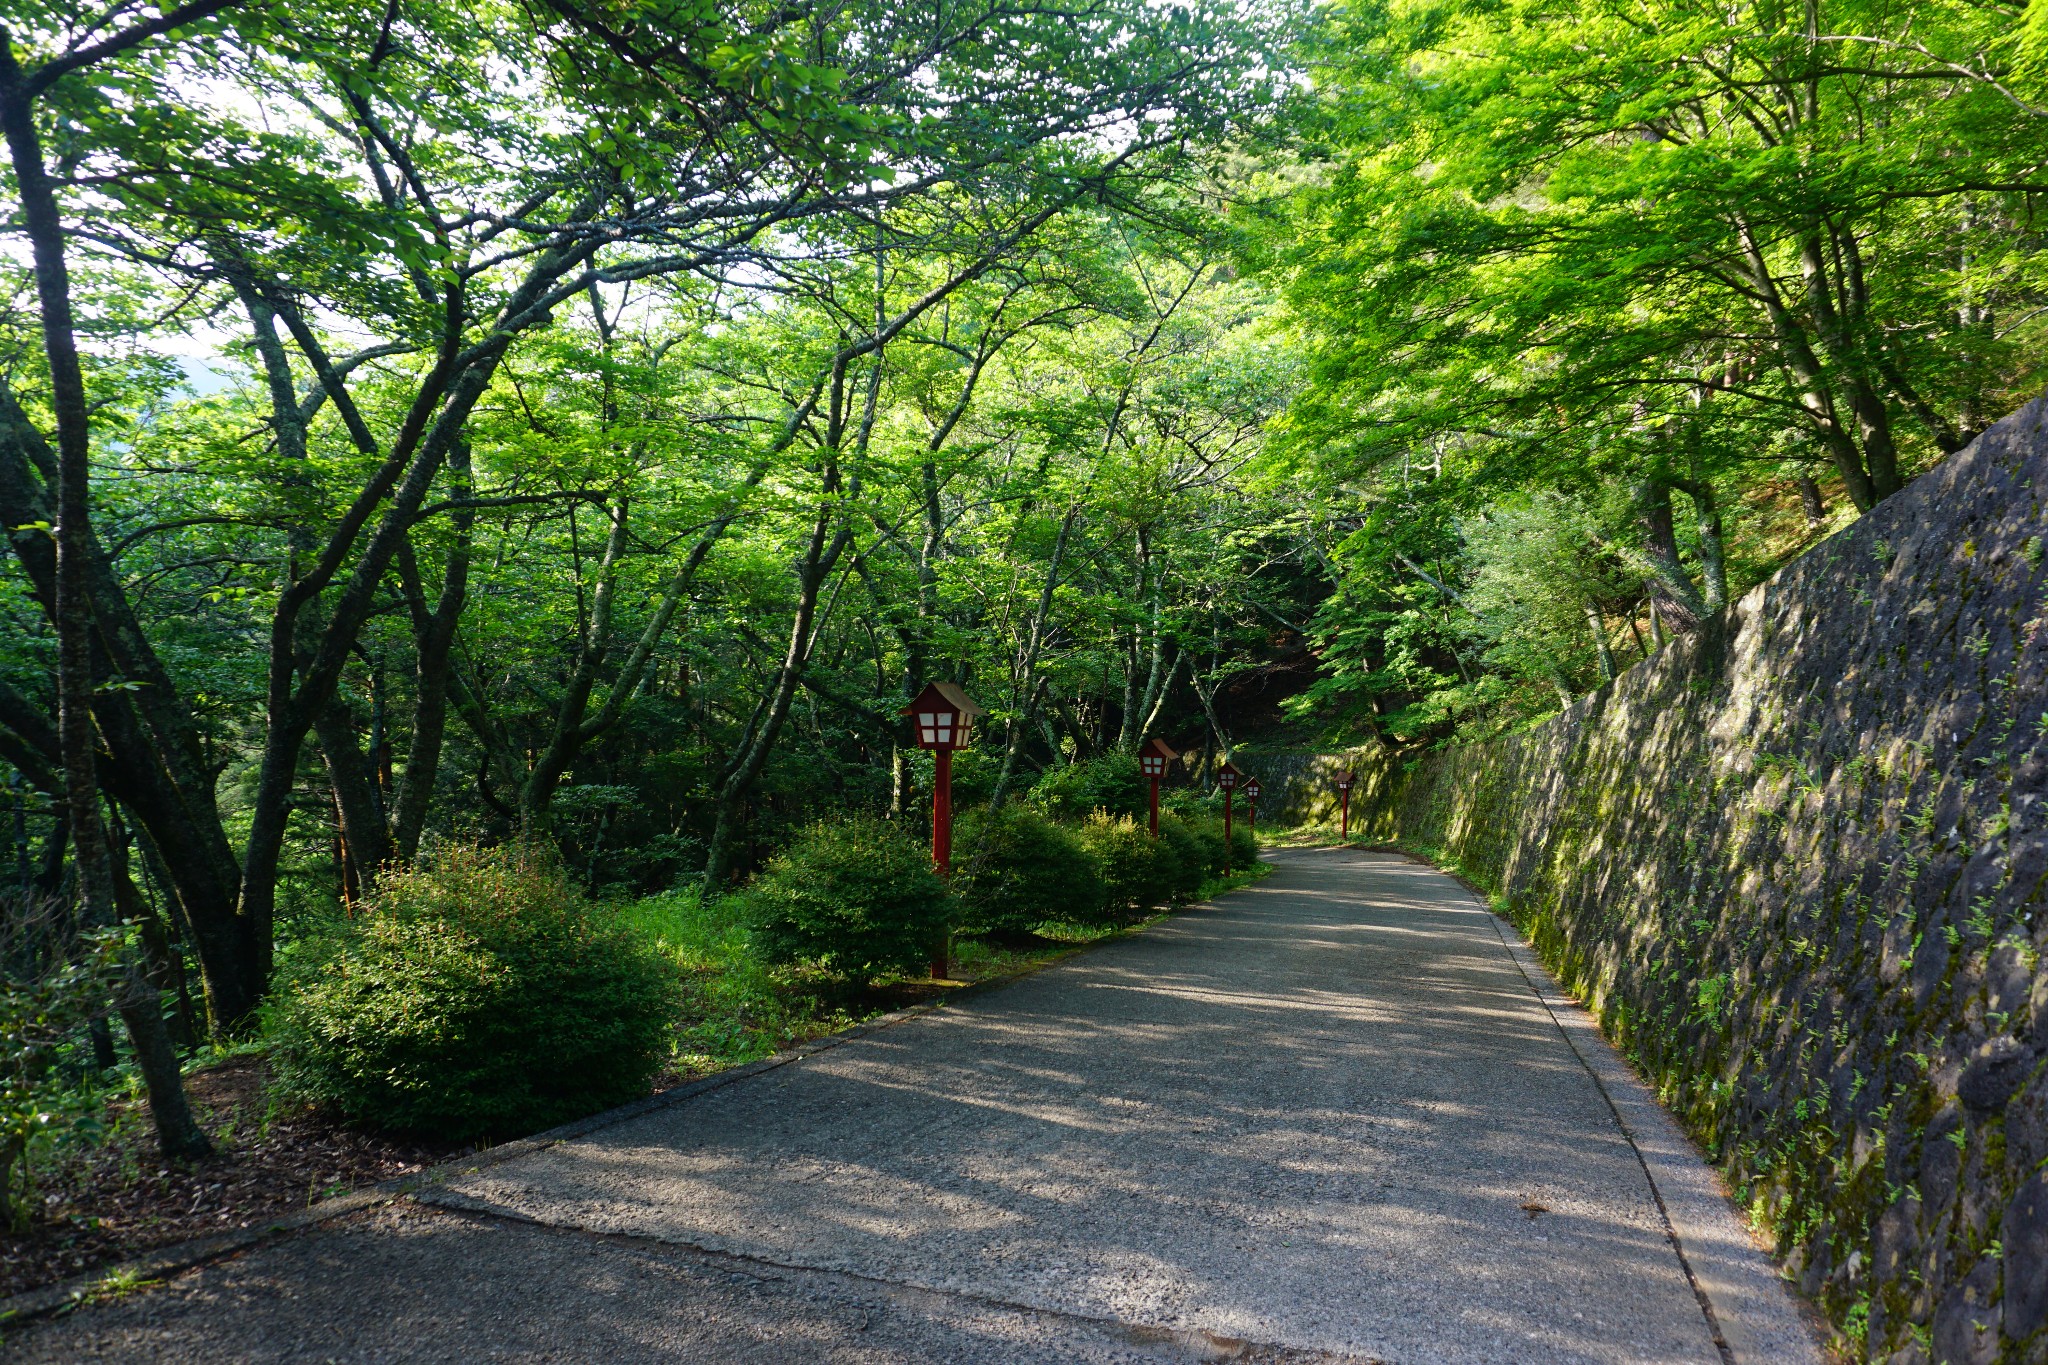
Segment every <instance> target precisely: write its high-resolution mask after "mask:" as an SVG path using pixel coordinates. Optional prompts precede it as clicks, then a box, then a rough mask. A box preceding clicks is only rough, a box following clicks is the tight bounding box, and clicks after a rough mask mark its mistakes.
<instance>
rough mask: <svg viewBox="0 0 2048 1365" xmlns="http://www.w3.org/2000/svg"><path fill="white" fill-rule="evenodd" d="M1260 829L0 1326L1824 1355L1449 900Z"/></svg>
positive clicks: (929, 1346)
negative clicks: (1223, 866) (977, 959)
mask: <svg viewBox="0 0 2048 1365" xmlns="http://www.w3.org/2000/svg"><path fill="white" fill-rule="evenodd" d="M1274 861H1275V862H1276V863H1278V864H1279V866H1278V868H1277V870H1276V872H1275V874H1274V875H1273V876H1271V877H1269V878H1267V879H1266V880H1265V881H1264V882H1261V883H1258V884H1256V885H1254V886H1253V887H1250V888H1248V889H1246V890H1243V891H1239V892H1236V893H1233V894H1231V895H1229V896H1226V897H1224V898H1223V899H1221V900H1220V901H1218V902H1217V903H1216V904H1215V905H1214V906H1211V907H1207V908H1204V909H1202V910H1200V911H1197V912H1195V913H1192V914H1188V915H1184V916H1179V917H1176V918H1173V919H1170V920H1167V921H1165V922H1163V923H1161V924H1159V925H1157V926H1155V927H1153V928H1152V929H1150V930H1148V931H1147V932H1145V933H1142V934H1140V935H1137V936H1135V937H1133V938H1131V939H1127V940H1124V941H1121V942H1117V943H1112V944H1109V945H1106V946H1104V947H1102V948H1100V949H1097V950H1095V951H1092V952H1088V953H1084V954H1081V955H1079V956H1076V957H1073V958H1070V959H1067V960H1066V961H1064V962H1062V963H1059V964H1058V965H1056V966H1054V967H1051V968H1048V969H1046V970H1043V971H1041V972H1038V973H1036V974H1033V975H1031V976H1028V977H1026V978H1024V979H1022V980H1021V981H1018V982H1016V983H1015V984H1013V985H1010V986H1007V987H1004V988H1003V989H1000V990H996V991H991V992H989V993H986V994H984V995H982V996H980V997H978V998H977V999H975V1000H973V1001H971V1002H964V1003H962V1004H961V1005H960V1006H958V1007H956V1008H947V1009H941V1010H937V1011H932V1012H927V1013H922V1014H918V1015H916V1016H914V1017H911V1018H907V1019H904V1020H902V1021H900V1022H898V1023H895V1024H894V1025H892V1026H890V1027H887V1028H882V1029H875V1030H872V1031H870V1032H868V1033H866V1034H865V1035H863V1036H861V1037H858V1038H855V1039H851V1040H849V1041H847V1042H845V1043H843V1044H841V1045H839V1046H834V1047H830V1048H826V1049H821V1050H819V1051H817V1052H815V1053H813V1054H812V1055H808V1056H805V1057H803V1058H801V1059H800V1060H798V1061H795V1062H792V1063H789V1064H786V1065H781V1066H777V1067H774V1068H771V1069H764V1070H761V1071H758V1072H756V1073H753V1074H750V1075H748V1076H746V1077H744V1078H743V1079H741V1080H739V1081H736V1082H730V1083H725V1084H721V1085H718V1086H716V1087H715V1088H707V1089H706V1090H704V1091H702V1092H701V1093H698V1094H695V1095H693V1096H691V1097H690V1098H688V1099H687V1100H685V1101H682V1102H671V1103H667V1104H662V1105H659V1106H655V1107H644V1108H640V1109H637V1110H629V1111H624V1112H622V1113H620V1114H618V1115H615V1116H612V1117H611V1118H610V1120H609V1121H606V1122H602V1123H591V1124H586V1125H579V1127H580V1129H581V1132H580V1134H579V1135H576V1136H568V1137H566V1138H565V1139H564V1140H559V1141H555V1142H552V1143H548V1144H545V1145H539V1146H536V1147H535V1148H534V1149H533V1150H529V1151H524V1152H522V1153H520V1154H517V1155H513V1156H511V1157H510V1159H507V1160H502V1161H498V1162H496V1163H494V1164H492V1165H489V1166H487V1167H484V1168H482V1169H478V1170H475V1171H472V1172H461V1173H457V1174H454V1175H452V1176H451V1177H449V1178H448V1179H447V1180H446V1181H445V1182H444V1183H442V1184H440V1185H438V1186H437V1187H434V1188H431V1189H428V1190H423V1191H421V1192H419V1193H417V1194H416V1195H415V1196H414V1199H413V1201H408V1202H403V1203H400V1204H398V1205H394V1206H391V1207H389V1208H386V1209H383V1210H370V1211H365V1212H358V1213H355V1214H352V1215H349V1216H348V1217H347V1218H346V1219H343V1220H340V1221H337V1222H332V1223H328V1224H326V1225H324V1226H321V1227H317V1228H314V1229H312V1230H309V1231H304V1232H301V1233H298V1234H296V1235H294V1236H292V1237H290V1238H287V1239H285V1240H283V1241H280V1242H278V1243H275V1244H272V1245H269V1246H265V1247H261V1248H258V1249H256V1250H253V1251H250V1252H247V1253H246V1254H244V1255H243V1256H241V1257H240V1258H239V1259H237V1260H235V1261H232V1262H229V1263H225V1264H221V1265H215V1266H210V1267H206V1268H202V1269H199V1270H195V1271H191V1272H188V1273H187V1274H185V1275H183V1276H181V1277H180V1278H178V1279H177V1280H175V1281H173V1282H172V1283H171V1284H169V1285H168V1286H166V1287H165V1288H163V1289H160V1290H156V1291H153V1292H150V1293H145V1294H141V1295H136V1296H132V1297H129V1298H126V1299H122V1300H118V1301H115V1302H110V1303H107V1304H103V1305H99V1306H95V1307H91V1308H88V1309H85V1310H82V1311H81V1312H79V1313H76V1314H74V1315H72V1316H70V1317H67V1318H63V1319H57V1320H52V1321H49V1322H45V1323H41V1324H37V1325H34V1326H31V1327H29V1328H26V1329H24V1330H23V1331H22V1332H21V1333H20V1334H18V1335H17V1336H15V1337H13V1338H10V1340H9V1348H10V1349H9V1350H8V1351H7V1352H6V1354H7V1355H9V1356H10V1357H14V1358H21V1359H26V1360H38V1361H42V1360H49V1361H56V1360H81V1359H103V1360H129V1359H133V1360H143V1359H172V1358H177V1359H189V1360H235V1361H241V1360H249V1361H258V1360H264V1361H267V1360H286V1359H330V1358H331V1359H334V1360H339V1361H350V1360H371V1359H376V1360H390V1359H415V1358H419V1359H427V1358H449V1356H450V1355H451V1353H452V1354H453V1355H455V1356H463V1357H472V1358H499V1359H515V1360H523V1359H541V1358H553V1359H604V1360H641V1359H645V1360H676V1359H687V1360H721V1361H723V1360H763V1361H767V1360H777V1361H800V1360H832V1361H838V1360H847V1361H853V1360H861V1361H923V1360H931V1361H934V1362H936V1361H963V1362H972V1361H984V1360H986V1361H990V1362H995V1361H1004V1362H1014V1361H1038V1360H1044V1361H1048V1362H1051V1361H1095V1360H1103V1361H1109V1360H1155V1359H1183V1360H1194V1359H1208V1360H1224V1359H1232V1360H1244V1361H1254V1360H1257V1361H1276V1362H1277V1361H1290V1362H1292V1361H1299V1362H1310V1361H1370V1360H1379V1361H1386V1362H1392V1363H1393V1365H1412V1363H1419V1362H1458V1363H1459V1365H1466V1363H1467V1362H1495V1361H1498V1362H1515V1363H1516V1365H1521V1363H1522V1362H1558V1363H1559V1365H1568V1363H1572V1362H1589V1363H1592V1362H1599V1363H1600V1365H1609V1363H1612V1365H1637V1363H1643V1365H1663V1363H1664V1362H1674V1363H1676V1362H1702V1365H1713V1363H1714V1362H1720V1361H1733V1362H1736V1363H1737V1365H1750V1362H1756V1365H1764V1362H1770V1363H1771V1365H1778V1363H1779V1362H1784V1363H1786V1365H1796V1363H1797V1362H1804V1361H1818V1359H1819V1356H1818V1353H1817V1352H1816V1350H1815V1348H1814V1345H1813V1342H1812V1339H1811V1337H1810V1336H1809V1335H1808V1333H1807V1331H1806V1329H1805V1327H1804V1325H1803V1323H1802V1321H1801V1319H1800V1317H1799V1314H1798V1311H1797V1309H1796V1306H1795V1305H1794V1303H1793V1302H1792V1300H1791V1299H1790V1297H1789V1296H1788V1295H1787V1293H1786V1292H1785V1290H1784V1289H1783V1287H1782V1285H1781V1284H1780V1283H1779V1281H1778V1280H1777V1279H1776V1277H1775V1275H1774V1274H1773V1273H1772V1270H1771V1267H1770V1265H1769V1264H1768V1262H1767V1261H1766V1260H1765V1258H1764V1257H1763V1256H1762V1255H1761V1254H1760V1253H1758V1252H1757V1251H1756V1250H1755V1248H1754V1247H1753V1246H1752V1245H1751V1243H1750V1242H1749V1239H1748V1237H1747V1235H1746V1234H1745V1233H1744V1231H1743V1229H1742V1227H1741V1225H1740V1224H1739V1222H1738V1221H1737V1219H1736V1217H1735V1215H1734V1213H1733V1211H1732V1210H1731V1209H1730V1208H1729V1206H1728V1204H1727V1202H1726V1200H1725V1198H1724V1197H1723V1196H1722V1195H1721V1193H1720V1190H1719V1187H1718V1184H1717V1183H1716V1181H1715V1179H1714V1177H1713V1175H1712V1173H1711V1172H1710V1171H1709V1170H1708V1169H1707V1168H1706V1167H1705V1166H1704V1165H1703V1164H1702V1163H1701V1162H1700V1161H1699V1159H1698V1158H1697V1156H1695V1155H1694V1154H1693V1152H1692V1150H1691V1149H1690V1147H1689V1146H1688V1145H1687V1144H1686V1142H1685V1141H1684V1139H1683V1137H1682V1136H1681V1135H1680V1134H1679V1133H1678V1131H1677V1129H1676V1128H1675V1126H1674V1125H1673V1124H1672V1123H1671V1121H1670V1119H1669V1118H1668V1117H1667V1116H1665V1115H1664V1113H1663V1112H1662V1111H1661V1110H1660V1109H1658V1108H1657V1106H1656V1105H1655V1103H1654V1101H1653V1100H1652V1099H1651V1097H1650V1096H1649V1094H1648V1093H1647V1091H1645V1090H1644V1088H1643V1087H1642V1086H1641V1084H1640V1083H1639V1082H1637V1081H1636V1080H1635V1078H1634V1077H1633V1076H1632V1075H1631V1074H1630V1073H1629V1071H1628V1070H1627V1068H1626V1066H1625V1065H1624V1064H1623V1063H1622V1062H1621V1061H1620V1059H1619V1058H1618V1057H1616V1056H1615V1054H1614V1053H1613V1052H1612V1050H1611V1049H1609V1048H1608V1047H1607V1046H1606V1044H1605V1043H1604V1042H1603V1041H1602V1040H1601V1039H1600V1038H1599V1037H1598V1035H1597V1033H1596V1032H1595V1031H1594V1030H1593V1028H1592V1025H1591V1023H1590V1021H1589V1020H1588V1019H1587V1018H1586V1016H1585V1015H1584V1014H1583V1012H1581V1011H1579V1010H1578V1008H1577V1007H1576V1006H1575V1005H1572V1004H1570V1003H1569V1002H1568V1001H1566V1000H1564V999H1563V998H1562V997H1561V996H1560V995H1559V994H1558V992H1557V990H1556V988H1555V986H1554V985H1553V984H1552V983H1551V982H1550V980H1549V978H1548V977H1547V976H1546V975H1545V974H1544V973H1543V972H1542V971H1541V969H1540V968H1539V967H1538V966H1537V965H1536V964H1535V963H1534V961H1533V960H1532V959H1531V958H1530V956H1529V955H1528V953H1527V952H1526V950H1525V949H1523V948H1522V946H1521V945H1520V944H1519V942H1518V941H1516V940H1514V939H1513V937H1512V936H1511V935H1509V934H1507V933H1504V932H1503V927H1502V926H1501V924H1500V922H1499V921H1498V920H1496V919H1495V918H1494V917H1493V916H1492V915H1491V914H1490V913H1489V912H1488V911H1487V910H1485V909H1484V908H1483V907H1482V906H1480V905H1479V904H1478V903H1477V902H1475V901H1474V900H1473V899H1472V898H1471V896H1470V895H1469V893H1467V892H1466V891H1465V890H1464V889H1463V888H1461V887H1459V886H1458V885H1457V884H1456V883H1454V882H1452V881H1451V880H1450V879H1449V878H1446V877H1444V876H1442V875H1441V874H1439V873H1437V872H1435V871H1433V870H1432V869H1429V868H1427V867H1424V866H1422V865H1420V864H1417V863H1414V862H1410V861H1408V860H1407V859H1404V858H1401V857H1398V856H1395V855H1389V854H1380V853H1363V852H1356V851H1342V850H1307V851H1299V852H1296V851H1289V852H1283V853H1279V854H1276V855H1274ZM316 1345H317V1348H318V1349H315V1346H316Z"/></svg>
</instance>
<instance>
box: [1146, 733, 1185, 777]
mask: <svg viewBox="0 0 2048 1365" xmlns="http://www.w3.org/2000/svg"><path fill="white" fill-rule="evenodd" d="M1179 757H1180V755H1179V754H1177V753H1175V752H1174V751H1173V750H1172V749H1171V748H1169V747H1168V746H1167V743H1166V741H1165V740H1163V739H1149V740H1146V741H1145V747H1144V748H1142V749H1140V750H1138V770H1139V771H1140V772H1142V773H1144V774H1145V776H1147V777H1164V776H1166V769H1167V766H1168V765H1169V764H1171V763H1172V762H1173V761H1174V760H1175V759H1176V758H1179Z"/></svg>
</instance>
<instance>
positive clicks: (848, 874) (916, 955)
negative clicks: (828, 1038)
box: [747, 819, 958, 978]
mask: <svg viewBox="0 0 2048 1365" xmlns="http://www.w3.org/2000/svg"><path fill="white" fill-rule="evenodd" d="M957 904H958V903H957V902H956V901H955V900H954V897H953V893H952V892H951V890H949V889H948V888H947V886H946V883H945V882H944V881H943V880H941V879H940V877H939V874H938V873H936V872H934V871H932V864H931V858H930V856H929V855H928V854H927V853H926V852H925V850H924V849H923V848H922V847H920V846H919V845H917V844H914V843H912V842H911V841H910V840H909V839H906V838H904V837H903V833H902V831H900V830H899V829H897V828H896V827H895V826H893V825H891V824H889V823H887V822H886V821H882V820H870V819H857V820H845V821H838V822H834V823H831V824H818V825H813V826H811V828H810V829H808V830H806V831H805V832H804V833H803V835H802V836H800V837H799V838H798V839H797V841H796V842H795V843H794V844H792V845H790V846H789V848H787V849H785V850H784V851H783V852H782V853H780V854H779V855H777V856H776V857H775V858H774V859H772V860H770V862H769V864H768V867H767V870H766V871H765V872H763V873H762V874H761V876H760V878H759V879H758V880H756V881H755V883H754V885H753V887H752V888H751V889H750V890H749V891H748V893H747V906H748V917H749V919H750V920H751V922H752V924H753V930H754V942H755V945H756V946H757V947H758V948H759V949H760V950H761V953H762V955H763V956H764V957H766V958H767V959H768V960H769V961H771V962H797V961H806V960H811V961H816V962H818V963H820V964H822V965H823V966H824V967H825V968H826V969H827V970H828V971H831V972H833V973H835V974H837V975H840V976H846V977H860V978H867V977H873V976H880V975H882V974H883V973H885V972H905V973H909V972H915V971H917V970H919V969H920V968H921V967H923V966H924V965H925V963H926V962H927V961H929V960H930V956H931V951H932V949H933V947H935V946H936V945H937V942H938V939H939V936H940V935H941V934H943V933H944V932H946V930H947V929H948V928H950V927H951V925H952V923H953V919H954V916H955V911H956V908H957Z"/></svg>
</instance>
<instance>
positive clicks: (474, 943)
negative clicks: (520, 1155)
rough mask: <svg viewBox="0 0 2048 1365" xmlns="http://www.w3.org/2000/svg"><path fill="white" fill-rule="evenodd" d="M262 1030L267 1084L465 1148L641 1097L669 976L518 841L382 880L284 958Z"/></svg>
mask: <svg viewBox="0 0 2048 1365" xmlns="http://www.w3.org/2000/svg"><path fill="white" fill-rule="evenodd" d="M282 975H283V976H284V978H285V980H284V981H283V982H282V983H281V987H280V989H279V990H278V991H277V992H276V994H275V995H274V997H273V999H274V1001H275V1003H274V1004H273V1006H272V1007H271V1010H270V1013H269V1016H268V1025H269V1030H270V1034H271V1038H272V1041H273V1057H274V1062H275V1065H276V1067H277V1075H278V1078H279V1081H280V1083H281V1084H282V1085H283V1087H284V1088H285V1090H286V1091H287V1092H288V1093H291V1094H293V1095H296V1096H298V1097H301V1098H304V1099H308V1100H312V1101H315V1102H318V1103H326V1104H331V1105H333V1106H335V1107H336V1108H338V1109H339V1110H341V1112H342V1113H343V1114H345V1115H346V1116H347V1117H348V1118H350V1119H351V1120H353V1121H356V1122H359V1123H364V1124H368V1125H371V1126H373V1127H377V1128H384V1129H390V1130H393V1131H397V1132H405V1133H420V1134H429V1135H432V1136H435V1137H441V1138H448V1139H455V1140H469V1139H474V1138H481V1137H512V1136H517V1135H519V1134H523V1133H531V1132H536V1131H538V1130H540V1129H543V1128H549V1127H552V1126H554V1125H555V1124H558V1123H565V1122H567V1121H568V1120H570V1119H573V1118H578V1117H581V1116H582V1115H584V1114H589V1113H594V1112H596V1111H597V1110H600V1109H606V1108H609V1107H611V1106H612V1105H616V1104H623V1103H625V1102H626V1101H627V1100H631V1099H634V1098H637V1097H638V1096H640V1095H643V1094H645V1093H647V1087H648V1084H649V1082H650V1081H652V1080H653V1078H654V1074H655V1072H656V1071H657V1070H658V1069H659V1068H660V1066H661V1064H662V1062H663V1061H664V1060H665V1059H666V1057H667V1056H668V1053H669V1044H670V1034H671V1032H672V1031H673V1028H674V1025H675V1017H676V989H677V987H676V977H675V973H674V971H673V969H672V968H671V967H670V966H669V965H668V964H667V963H665V962H663V961H662V960H661V958H660V956H659V955H658V954H656V953H654V952H652V951H650V950H649V949H648V947H647V946H646V945H645V944H643V943H642V942H641V941H640V940H639V938H637V937H636V936H635V935H633V934H632V933H630V932H629V931H627V930H626V929H624V928H623V927H622V926H620V925H619V924H618V923H617V922H616V921H615V919H614V918H613V917H612V916H610V915H609V914H607V913H605V912H603V911H602V910H601V909H599V908H598V907H595V906H593V905H591V904H590V903H589V902H588V901H586V900H585V899H584V898H583V897H582V896H581V895H579V894H578V893H577V891H576V890H575V888H574V887H572V886H571V885H570V884H569V882H568V880H567V879H566V878H565V877H564V876H563V874H562V872H561V870H560V868H559V867H558V866H556V865H555V864H554V863H553V862H551V861H550V860H548V859H547V858H545V857H544V856H542V855H541V854H539V853H537V852H535V851H533V850H531V849H526V848H519V847H511V848H498V849H475V848H458V849H451V850H446V851H443V852H441V853H439V854H437V855H436V857H435V859H434V861H433V863H432V864H431V865H429V866H424V867H420V868H417V869H414V870H411V871H404V872H389V873H386V874H385V876H384V879H383V881H382V883H381V884H380V886H379V887H378V889H377V891H376V893H375V895H374V896H373V897H372V898H371V901H370V903H369V906H368V907H367V910H366V912H365V913H364V914H363V916H362V917H361V918H360V919H358V920H357V921H355V922H354V923H352V924H347V925H341V926H337V927H335V928H334V929H332V930H330V931H329V932H328V933H327V934H325V935H322V936H319V937H317V938H315V939H313V940H310V941H308V942H305V943H302V944H300V945H298V946H297V948H296V950H295V951H294V952H293V953H292V954H291V955H290V956H289V957H288V958H287V960H286V962H285V964H284V967H283V972H282Z"/></svg>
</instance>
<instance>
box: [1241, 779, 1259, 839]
mask: <svg viewBox="0 0 2048 1365" xmlns="http://www.w3.org/2000/svg"><path fill="white" fill-rule="evenodd" d="M1244 800H1245V821H1244V822H1245V823H1246V824H1247V825H1250V826H1251V828H1252V832H1253V833H1257V832H1258V828H1259V779H1258V778H1256V777H1254V778H1252V779H1251V780H1250V781H1248V782H1246V783H1245V784H1244Z"/></svg>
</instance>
